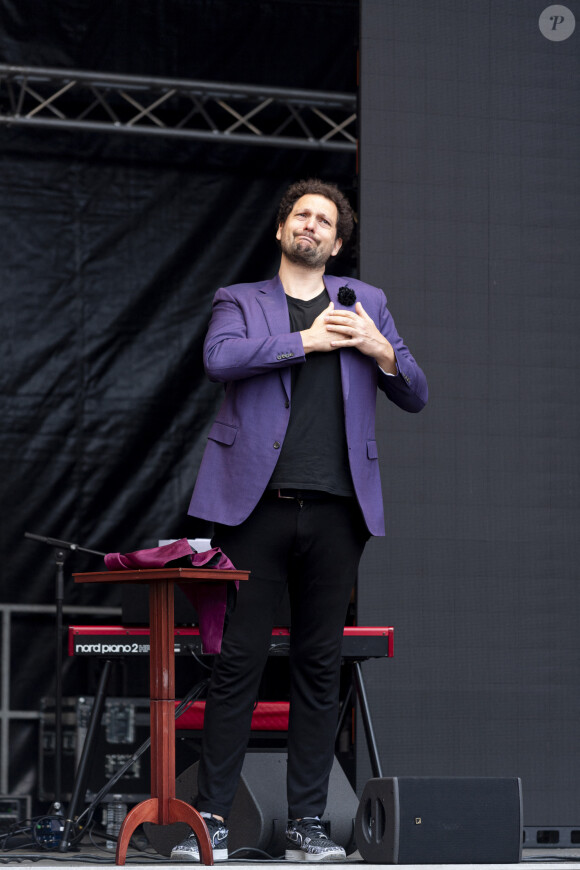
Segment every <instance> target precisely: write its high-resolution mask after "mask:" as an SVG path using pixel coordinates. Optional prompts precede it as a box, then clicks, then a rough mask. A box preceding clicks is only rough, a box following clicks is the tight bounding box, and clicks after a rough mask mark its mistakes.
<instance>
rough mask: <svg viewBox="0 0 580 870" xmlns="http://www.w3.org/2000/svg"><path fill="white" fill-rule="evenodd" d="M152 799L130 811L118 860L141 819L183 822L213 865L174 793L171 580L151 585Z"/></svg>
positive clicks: (191, 816)
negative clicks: (191, 831) (190, 829)
mask: <svg viewBox="0 0 580 870" xmlns="http://www.w3.org/2000/svg"><path fill="white" fill-rule="evenodd" d="M149 622H150V626H151V627H150V648H149V655H150V698H151V700H150V704H151V708H150V719H151V798H150V799H149V800H146V801H142V802H141V803H140V804H137V806H135V807H133V809H132V810H131V811H130V812H129V813H128V814H127V816H126V817H125V821H124V822H123V824H122V825H121V829H120V831H119V839H118V842H117V854H116V858H115V860H116V863H117V864H118V865H122V864H124V863H125V858H126V857H127V849H128V847H129V842H130V840H131V837H132V835H133V833H134V832H135V830H136V829H137V828H138V827H139V825H142V824H143V822H151V823H152V824H154V825H170V824H172V823H173V822H185V823H186V824H187V825H189V826H190V828H192V830H193V833H194V834H195V836H196V837H197V842H198V844H199V853H200V858H201V862H202V863H203V864H208V865H211V864H213V849H212V847H211V840H210V838H209V834H208V832H207V828H206V826H205V822H204V821H203V818H202V817H201V816H200V814H199V813H198V812H197V810H195V809H194V808H193V807H192V806H190V805H189V804H188V803H186V802H185V801H181V800H178V799H177V798H176V797H175V655H174V649H173V644H174V631H173V622H174V619H173V581H171V580H165V581H161V580H160V581H158V582H157V583H151V584H150V585H149Z"/></svg>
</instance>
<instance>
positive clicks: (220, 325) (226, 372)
mask: <svg viewBox="0 0 580 870" xmlns="http://www.w3.org/2000/svg"><path fill="white" fill-rule="evenodd" d="M245 296H246V298H244V299H241V298H240V296H239V294H238V293H236V292H235V291H233V290H232V289H231V288H228V287H225V288H222V289H220V290H218V292H217V293H216V295H215V297H214V302H213V309H212V316H211V320H210V323H209V327H208V331H207V336H206V339H205V342H204V348H203V361H204V366H205V370H206V373H207V376H208V377H209V379H210V380H211V381H220V382H228V381H236V380H241V379H242V378H248V377H253V376H255V375H260V374H266V373H268V372H272V371H275V370H276V369H281V368H285V367H287V366H289V365H295V364H297V363H301V362H304V360H305V354H304V346H303V344H302V339H301V337H300V334H299V333H298V332H289V326H288V327H287V329H286V331H283V330H281V331H280V332H279V333H278V334H271V333H270V331H269V329H268V326H267V323H266V320H265V318H264V316H263V312H262V309H261V308H260V306H259V305H258V303H257V302H256V301H255V299H254V297H252V295H251V294H247V293H246V294H245ZM252 303H253V304H254V308H252Z"/></svg>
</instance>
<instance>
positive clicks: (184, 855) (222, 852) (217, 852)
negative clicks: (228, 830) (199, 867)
mask: <svg viewBox="0 0 580 870" xmlns="http://www.w3.org/2000/svg"><path fill="white" fill-rule="evenodd" d="M169 860H170V861H188V862H189V863H190V864H200V863H201V859H200V857H199V853H198V854H195V853H194V852H185V851H183V850H181V849H180V850H179V851H175V852H172V853H171V855H170V856H169ZM213 860H214V861H227V860H228V850H227V849H214V850H213Z"/></svg>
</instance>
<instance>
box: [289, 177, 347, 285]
mask: <svg viewBox="0 0 580 870" xmlns="http://www.w3.org/2000/svg"><path fill="white" fill-rule="evenodd" d="M337 219H338V210H337V208H336V206H335V204H334V203H333V201H332V200H331V199H327V198H326V197H325V196H320V195H319V194H315V193H307V194H305V196H301V197H300V199H297V200H296V202H295V203H294V206H293V208H292V211H291V212H290V214H289V215H288V217H287V218H286V221H285V222H284V223H283V224H280V226H279V227H278V232H277V233H276V238H277V239H278V241H279V242H280V247H281V248H282V254H283V255H284V256H285V257H286V258H287V259H288V260H290V262H292V263H297V264H299V265H302V266H306V267H307V268H310V269H319V268H321V267H323V266H324V265H325V263H326V261H327V260H328V259H329V257H335V256H336V255H337V254H338V252H339V250H340V248H341V246H342V239H337V238H336V223H337Z"/></svg>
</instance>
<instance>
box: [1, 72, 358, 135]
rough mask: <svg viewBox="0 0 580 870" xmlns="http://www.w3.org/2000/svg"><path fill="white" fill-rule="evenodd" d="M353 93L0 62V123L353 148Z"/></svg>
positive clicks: (354, 117) (354, 120)
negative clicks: (13, 64) (14, 64)
mask: <svg viewBox="0 0 580 870" xmlns="http://www.w3.org/2000/svg"><path fill="white" fill-rule="evenodd" d="M356 108H357V97H356V95H355V94H347V93H332V92H327V91H310V90H296V89H290V88H273V87H261V86H255V85H235V84H226V83H220V82H207V81H196V80H187V79H173V78H154V77H149V76H134V75H117V74H115V73H99V72H88V71H80V70H66V69H53V68H49V67H26V66H8V65H6V64H0V124H3V125H7V126H16V125H18V126H28V127H45V128H52V129H70V130H86V131H93V132H102V133H125V134H134V135H141V136H143V135H145V136H165V137H173V138H180V139H191V140H197V141H204V142H215V143H220V144H226V143H231V144H236V145H262V146H264V145H270V146H276V147H279V148H298V149H309V150H313V149H314V150H321V151H346V152H356V148H357V139H356V119H357V111H356Z"/></svg>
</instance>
